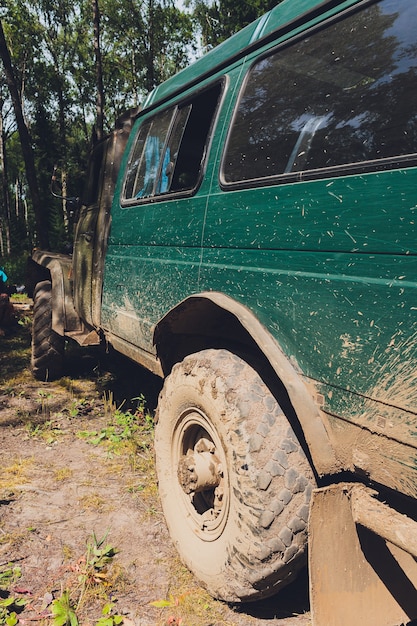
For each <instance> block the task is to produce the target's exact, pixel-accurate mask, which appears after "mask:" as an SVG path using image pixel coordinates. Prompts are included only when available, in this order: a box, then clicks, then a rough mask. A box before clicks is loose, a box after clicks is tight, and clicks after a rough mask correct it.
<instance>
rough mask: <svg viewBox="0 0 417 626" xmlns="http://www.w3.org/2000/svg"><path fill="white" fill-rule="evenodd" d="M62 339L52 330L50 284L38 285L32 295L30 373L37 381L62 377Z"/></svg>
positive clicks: (45, 281) (46, 282) (49, 282)
mask: <svg viewBox="0 0 417 626" xmlns="http://www.w3.org/2000/svg"><path fill="white" fill-rule="evenodd" d="M63 362H64V337H62V336H61V335H58V333H56V332H55V331H54V330H53V329H52V284H51V281H49V280H44V281H42V282H40V283H38V284H37V285H36V287H35V290H34V293H33V325H32V372H33V375H34V376H35V378H36V379H37V380H43V381H46V380H53V379H56V378H59V377H60V376H61V375H62V369H63Z"/></svg>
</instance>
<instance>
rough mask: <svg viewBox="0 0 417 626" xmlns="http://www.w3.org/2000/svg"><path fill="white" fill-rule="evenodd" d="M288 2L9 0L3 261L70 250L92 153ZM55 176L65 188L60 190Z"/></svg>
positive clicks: (3, 88)
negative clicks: (74, 209)
mask: <svg viewBox="0 0 417 626" xmlns="http://www.w3.org/2000/svg"><path fill="white" fill-rule="evenodd" d="M276 4H278V2H277V0H275V1H271V0H247V1H245V2H236V0H215V1H214V2H213V0H182V1H181V0H29V2H28V0H0V185H1V192H0V266H3V267H4V268H5V270H6V273H7V274H8V275H9V277H10V280H11V282H13V283H22V282H24V278H25V277H24V274H25V266H26V261H27V258H28V257H29V256H30V253H31V250H32V249H33V247H36V246H38V247H41V248H43V249H50V250H55V251H63V252H67V251H68V250H70V249H71V244H72V237H73V229H74V216H73V215H72V213H71V205H70V203H69V202H67V200H66V199H65V196H75V197H79V196H81V197H82V189H83V186H84V184H85V172H86V168H87V161H88V154H89V151H90V150H91V148H92V146H93V145H94V143H95V142H97V141H100V140H101V139H102V138H103V137H104V136H105V134H106V133H108V132H110V130H111V129H112V128H114V126H115V123H116V120H117V118H118V117H119V116H120V115H121V114H122V113H123V112H125V111H127V110H129V109H131V108H135V107H140V104H141V102H142V101H143V99H144V98H145V96H146V95H147V93H148V92H149V91H150V90H151V89H153V87H155V86H156V85H157V84H159V83H160V82H162V81H163V80H165V79H167V78H169V77H170V76H171V75H172V74H174V73H175V72H177V71H178V70H181V69H182V68H184V67H186V66H187V65H189V63H190V62H192V60H194V59H196V58H198V57H199V56H201V55H202V54H204V53H205V52H206V51H208V50H210V49H211V48H213V47H214V46H216V45H218V44H219V43H221V42H222V41H223V40H224V39H226V38H227V37H229V36H230V35H232V34H233V33H235V32H237V31H238V30H240V29H241V28H243V27H244V26H246V25H247V24H249V23H250V22H251V21H253V20H254V19H256V18H257V17H259V16H260V15H262V14H263V13H265V12H266V11H268V10H269V9H271V8H272V7H273V6H275V5H276ZM54 185H56V191H57V190H58V194H59V195H61V196H64V198H57V197H54V196H53V194H52V193H51V192H52V191H53V186H54Z"/></svg>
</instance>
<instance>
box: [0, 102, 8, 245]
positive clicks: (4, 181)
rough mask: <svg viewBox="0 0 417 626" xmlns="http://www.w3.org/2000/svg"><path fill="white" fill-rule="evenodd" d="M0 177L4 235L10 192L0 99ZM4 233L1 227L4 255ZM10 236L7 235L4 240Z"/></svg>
mask: <svg viewBox="0 0 417 626" xmlns="http://www.w3.org/2000/svg"><path fill="white" fill-rule="evenodd" d="M0 178H1V197H2V203H3V216H2V217H0V219H1V220H2V221H3V222H4V225H5V229H6V235H7V233H8V232H9V220H10V194H9V182H8V173H7V158H6V139H5V136H4V127H3V100H1V99H0ZM3 237H4V233H3V229H1V231H0V255H1V256H4V241H3ZM9 240H10V238H9V237H8V236H7V237H6V241H9Z"/></svg>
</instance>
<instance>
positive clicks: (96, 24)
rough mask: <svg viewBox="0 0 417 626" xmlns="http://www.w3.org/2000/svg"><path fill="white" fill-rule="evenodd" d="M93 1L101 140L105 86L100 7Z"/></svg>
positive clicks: (99, 134)
mask: <svg viewBox="0 0 417 626" xmlns="http://www.w3.org/2000/svg"><path fill="white" fill-rule="evenodd" d="M92 3H93V29H94V59H95V66H96V89H97V96H96V140H97V141H101V140H102V139H103V134H104V87H103V67H102V62H101V48H100V9H99V6H98V0H92Z"/></svg>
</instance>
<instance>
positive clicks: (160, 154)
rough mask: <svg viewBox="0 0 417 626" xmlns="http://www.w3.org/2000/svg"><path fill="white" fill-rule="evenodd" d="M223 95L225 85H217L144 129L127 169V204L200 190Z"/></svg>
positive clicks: (157, 117)
mask: <svg viewBox="0 0 417 626" xmlns="http://www.w3.org/2000/svg"><path fill="white" fill-rule="evenodd" d="M220 93H221V85H220V84H216V85H215V86H214V87H212V88H211V89H209V90H206V91H204V92H200V93H199V94H198V95H197V96H195V97H194V98H193V99H191V100H187V101H185V102H184V103H181V105H178V106H174V107H170V108H168V109H166V110H164V111H162V112H159V113H157V114H156V115H154V116H153V117H151V118H148V119H147V120H146V121H145V122H144V123H143V124H142V125H141V126H140V128H139V132H138V135H137V139H136V142H135V145H134V146H133V150H132V153H131V156H130V159H129V164H128V167H127V174H126V179H125V185H124V193H123V197H124V200H125V201H132V200H140V199H146V198H148V199H149V198H154V197H157V196H161V195H164V194H168V193H177V192H182V191H184V192H190V191H192V190H194V189H195V188H196V187H197V185H198V183H199V181H200V179H201V174H202V169H203V163H204V158H205V154H206V152H207V144H208V141H209V138H210V129H211V127H212V123H213V119H214V115H215V112H216V110H217V105H218V102H219V98H220Z"/></svg>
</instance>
